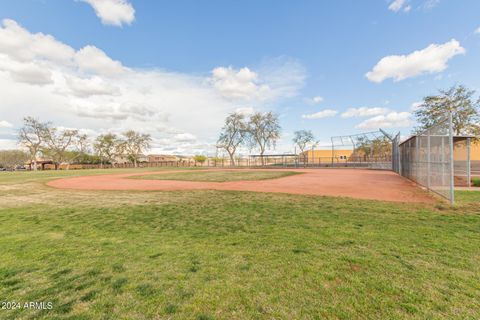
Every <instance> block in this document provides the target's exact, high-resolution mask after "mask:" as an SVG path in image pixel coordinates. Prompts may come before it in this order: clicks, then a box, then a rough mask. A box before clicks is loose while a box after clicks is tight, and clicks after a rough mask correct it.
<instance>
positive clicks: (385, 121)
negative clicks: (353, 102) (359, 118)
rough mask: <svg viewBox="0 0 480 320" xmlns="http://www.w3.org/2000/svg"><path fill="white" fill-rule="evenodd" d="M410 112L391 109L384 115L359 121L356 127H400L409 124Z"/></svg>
mask: <svg viewBox="0 0 480 320" xmlns="http://www.w3.org/2000/svg"><path fill="white" fill-rule="evenodd" d="M410 116H411V114H410V112H396V111H392V112H390V113H388V114H386V115H379V116H376V117H373V118H370V119H367V120H365V121H363V122H361V123H360V124H359V125H357V126H356V128H357V129H379V128H382V129H383V128H402V127H409V126H410V125H411V120H410Z"/></svg>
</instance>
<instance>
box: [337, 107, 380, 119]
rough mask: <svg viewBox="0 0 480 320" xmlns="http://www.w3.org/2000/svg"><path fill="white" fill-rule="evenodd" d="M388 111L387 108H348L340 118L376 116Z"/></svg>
mask: <svg viewBox="0 0 480 320" xmlns="http://www.w3.org/2000/svg"><path fill="white" fill-rule="evenodd" d="M388 111H389V110H388V109H387V108H378V107H375V108H368V107H361V108H349V109H347V111H345V112H343V113H342V115H341V116H342V118H353V117H369V116H377V115H381V114H385V113H387V112H388Z"/></svg>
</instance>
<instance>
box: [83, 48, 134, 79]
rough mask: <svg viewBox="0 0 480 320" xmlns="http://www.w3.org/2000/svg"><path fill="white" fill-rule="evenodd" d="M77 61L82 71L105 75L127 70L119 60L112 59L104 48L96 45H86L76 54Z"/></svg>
mask: <svg viewBox="0 0 480 320" xmlns="http://www.w3.org/2000/svg"><path fill="white" fill-rule="evenodd" d="M75 61H76V62H77V64H78V67H79V68H80V70H82V71H86V72H94V73H99V74H103V75H117V74H119V73H122V72H123V71H125V68H124V67H123V66H122V64H121V63H120V62H119V61H115V60H113V59H111V58H110V57H109V56H107V55H106V54H105V52H103V51H102V50H100V49H98V48H97V47H94V46H86V47H84V48H82V49H80V50H78V52H77V53H76V54H75Z"/></svg>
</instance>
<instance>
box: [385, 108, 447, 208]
mask: <svg viewBox="0 0 480 320" xmlns="http://www.w3.org/2000/svg"><path fill="white" fill-rule="evenodd" d="M398 139H399V137H398ZM392 167H393V169H394V171H396V172H397V173H399V174H400V175H402V176H404V177H406V178H408V179H410V180H412V181H414V182H416V183H418V184H419V185H422V186H424V187H426V188H427V189H428V190H430V191H433V192H435V193H437V194H438V195H440V196H442V197H444V198H446V199H448V200H449V201H450V202H451V203H452V204H453V203H454V201H455V194H454V191H455V175H454V173H455V170H454V139H453V125H452V115H451V114H449V116H448V117H447V118H445V119H444V120H442V121H440V122H438V123H437V124H435V125H433V126H432V127H430V128H428V129H427V130H425V131H423V132H420V133H419V134H417V135H416V136H412V137H411V138H409V139H407V140H405V141H404V142H402V143H401V144H399V145H398V155H396V156H394V157H393V163H392Z"/></svg>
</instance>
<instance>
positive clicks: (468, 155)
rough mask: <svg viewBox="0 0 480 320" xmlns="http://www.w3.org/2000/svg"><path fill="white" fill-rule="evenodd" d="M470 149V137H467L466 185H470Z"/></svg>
mask: <svg viewBox="0 0 480 320" xmlns="http://www.w3.org/2000/svg"><path fill="white" fill-rule="evenodd" d="M470 157H471V150H470V138H467V186H468V187H469V188H471V187H472V163H471V160H470Z"/></svg>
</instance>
